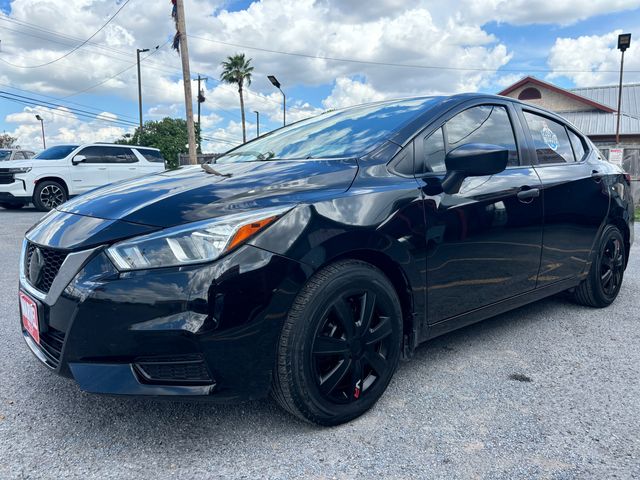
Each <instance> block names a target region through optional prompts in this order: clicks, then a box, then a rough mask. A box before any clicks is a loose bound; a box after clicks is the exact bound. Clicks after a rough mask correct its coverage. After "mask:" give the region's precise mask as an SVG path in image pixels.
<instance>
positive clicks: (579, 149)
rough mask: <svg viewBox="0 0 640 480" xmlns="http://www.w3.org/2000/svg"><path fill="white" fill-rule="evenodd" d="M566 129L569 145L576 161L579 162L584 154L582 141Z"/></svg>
mask: <svg viewBox="0 0 640 480" xmlns="http://www.w3.org/2000/svg"><path fill="white" fill-rule="evenodd" d="M567 131H568V132H569V140H571V146H572V147H573V153H574V155H575V157H576V161H577V162H579V161H581V160H582V159H583V158H584V155H585V153H586V150H585V148H584V142H583V140H582V139H581V138H580V137H579V136H578V135H576V134H575V133H573V132H572V131H571V130H569V129H567Z"/></svg>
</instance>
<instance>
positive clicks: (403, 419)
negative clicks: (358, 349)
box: [0, 210, 640, 479]
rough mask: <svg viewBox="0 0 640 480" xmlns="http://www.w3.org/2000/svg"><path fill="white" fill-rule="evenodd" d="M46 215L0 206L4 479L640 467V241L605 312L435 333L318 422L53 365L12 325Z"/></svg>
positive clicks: (592, 473) (556, 305) (450, 474)
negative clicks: (22, 263)
mask: <svg viewBox="0 0 640 480" xmlns="http://www.w3.org/2000/svg"><path fill="white" fill-rule="evenodd" d="M39 217H40V215H39V214H38V213H37V212H35V211H33V210H23V211H20V212H9V211H0V223H1V225H2V228H1V229H0V245H1V246H2V253H1V258H0V327H1V328H2V331H3V332H4V334H3V335H2V336H0V358H1V359H2V360H1V361H0V478H1V479H5V478H78V479H80V478H82V479H87V478H100V479H103V478H153V479H161V478H174V477H175V478H215V477H230V478H286V479H289V478H302V477H305V478H309V477H312V478H354V477H362V478H373V477H383V478H447V479H455V478H465V479H466V478H487V479H502V478H504V479H513V478H553V479H565V478H581V479H582V478H594V479H603V478H634V477H635V478H640V436H639V431H640V428H639V427H640V421H639V420H638V414H639V407H640V382H639V381H638V368H639V365H640V349H639V348H638V344H639V343H640V333H639V332H640V325H639V323H638V293H637V292H638V291H639V289H640V252H639V251H638V248H637V247H635V248H634V251H633V252H632V255H631V265H630V266H629V269H628V270H627V273H626V278H625V283H624V286H623V289H622V292H621V294H620V297H619V298H618V300H617V301H616V303H615V304H614V305H613V306H611V307H610V308H608V309H606V310H593V309H589V308H584V307H579V306H576V305H574V304H572V303H569V302H568V301H566V300H565V299H563V298H560V297H554V298H551V299H548V300H543V301H540V302H538V303H535V304H533V305H529V306H527V307H524V308H520V309H518V310H516V311H513V312H511V313H508V314H504V315H500V316H499V317H496V318H494V319H490V320H487V321H485V322H483V323H480V324H477V325H473V326H471V327H468V328H465V329H463V330H461V331H458V332H454V333H451V334H448V335H446V336H444V337H441V338H439V339H436V340H434V341H433V342H431V343H429V344H427V345H425V346H423V347H421V348H420V349H419V350H418V352H417V354H416V357H415V358H414V359H413V360H412V361H411V362H408V363H403V364H402V365H401V367H400V369H399V371H398V372H397V373H396V376H395V378H394V380H393V381H392V383H391V385H390V387H389V389H388V391H387V393H386V394H385V395H384V397H383V398H382V400H381V401H380V402H378V404H377V405H376V406H375V407H374V408H373V409H372V410H371V411H370V412H369V413H367V414H366V415H364V416H363V417H362V418H360V419H358V420H355V421H353V422H351V423H350V424H348V425H343V426H340V427H336V428H325V429H323V428H316V427H313V426H310V425H306V424H304V423H301V422H299V421H297V420H295V419H294V418H293V417H291V416H289V415H287V414H285V413H283V412H282V411H280V410H279V409H278V408H277V406H276V405H275V404H274V403H273V402H272V401H271V400H264V401H260V402H251V403H245V404H241V405H229V406H216V405H210V404H206V403H177V402H170V401H166V402H158V401H143V400H135V399H119V398H110V397H100V396H94V395H89V394H85V393H82V392H81V391H80V390H79V389H78V387H77V386H76V385H75V383H74V382H73V381H71V380H67V379H63V378H59V377H57V376H55V375H53V374H51V373H49V372H48V371H47V370H46V369H45V368H44V367H43V366H41V365H39V364H38V361H37V360H36V359H35V358H34V357H33V356H32V354H31V353H30V352H29V351H28V349H27V347H26V345H24V343H23V341H22V339H21V338H20V334H19V326H18V302H17V294H16V285H17V277H18V270H17V259H18V255H19V245H20V242H21V238H22V235H23V233H24V231H25V230H26V229H27V228H28V227H29V226H30V225H31V224H32V223H34V222H35V221H36V220H37V219H38V218H39ZM637 232H638V233H637V234H636V237H637V238H640V237H639V236H638V235H640V229H638V230H637Z"/></svg>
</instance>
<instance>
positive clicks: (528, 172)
mask: <svg viewBox="0 0 640 480" xmlns="http://www.w3.org/2000/svg"><path fill="white" fill-rule="evenodd" d="M633 233H634V230H633V202H632V199H631V196H630V186H629V178H628V177H626V176H625V174H624V172H623V171H622V170H621V169H620V168H619V167H617V166H615V165H612V164H609V163H608V162H606V161H604V160H603V159H602V158H600V156H599V154H598V151H597V149H596V148H595V147H594V146H593V144H592V143H591V142H590V141H589V140H588V139H587V138H586V137H585V136H584V135H582V134H581V133H580V132H579V131H578V130H576V129H575V128H574V127H573V126H572V125H569V124H568V123H566V122H565V121H564V120H563V119H562V118H561V117H559V116H558V115H555V114H553V113H550V112H547V111H544V110H541V109H539V108H536V107H534V106H531V105H526V104H523V103H519V102H518V101H516V100H511V99H507V98H503V97H497V96H487V95H480V94H469V95H456V96H452V97H427V98H414V99H408V100H398V101H387V102H379V103H373V104H368V105H362V106H357V107H353V108H348V109H344V110H338V111H332V112H327V113H324V114H322V115H320V116H318V117H315V118H312V119H307V120H303V121H300V122H298V123H296V124H293V125H290V126H287V127H284V128H281V129H279V130H277V131H274V132H272V133H270V134H268V135H265V136H262V137H260V138H258V139H256V140H254V141H252V142H249V143H247V144H245V145H242V146H240V147H238V148H236V149H234V150H232V151H230V152H228V153H227V154H226V155H224V156H223V157H221V158H219V159H218V161H217V163H216V164H215V165H204V166H203V167H202V168H200V167H185V168H180V169H178V170H175V171H168V172H165V173H162V174H160V175H156V176H153V177H147V178H144V179H139V180H132V181H129V182H125V183H120V184H118V185H113V186H108V187H105V188H102V189H99V190H96V191H94V192H91V193H89V194H87V195H83V196H82V197H80V198H77V199H75V200H72V201H70V202H68V203H66V204H63V205H61V206H59V207H58V209H57V211H56V212H53V213H51V214H49V215H47V216H46V217H45V218H44V219H43V220H42V221H41V222H40V223H39V224H37V225H36V226H34V227H33V228H32V229H31V230H30V231H29V232H28V233H27V234H26V239H25V241H24V247H23V252H22V259H21V272H22V273H21V277H20V304H21V312H22V313H21V325H22V330H23V335H24V338H25V340H26V343H27V344H28V346H29V348H30V349H31V350H32V351H33V353H34V354H35V355H36V356H37V357H38V358H39V359H40V360H41V361H42V362H43V363H44V364H46V365H47V366H48V367H49V368H50V369H52V370H54V371H55V372H57V373H59V374H62V375H66V376H69V377H72V378H74V379H75V381H76V382H77V383H78V384H79V386H80V388H81V389H83V390H85V391H88V392H95V393H103V394H127V395H150V396H156V395H177V396H187V397H189V396H193V397H204V398H208V399H211V400H218V401H234V402H235V401H238V400H240V399H253V398H259V397H262V396H264V395H266V394H267V393H268V392H271V393H272V395H273V396H274V397H275V399H276V400H277V401H278V402H279V404H280V405H282V406H283V407H284V408H285V409H287V410H288V411H290V412H291V413H293V414H294V415H297V416H298V417H300V418H303V419H305V420H308V421H311V422H316V423H319V424H323V425H335V424H339V423H342V422H346V421H348V420H350V419H353V418H355V417H357V416H358V415H361V414H362V413H364V412H365V411H366V410H367V409H368V408H370V407H371V406H372V405H373V404H374V403H375V402H376V400H378V398H380V396H381V395H382V394H383V392H384V391H385V389H386V388H387V385H388V383H389V381H390V379H391V377H392V375H393V373H394V371H395V370H396V367H397V365H398V361H399V359H400V358H401V357H402V358H409V357H411V355H412V352H413V351H414V349H415V348H416V347H417V346H418V345H419V344H420V343H421V342H424V341H426V340H429V339H431V338H433V337H435V336H438V335H441V334H443V333H446V332H449V331H451V330H454V329H456V328H460V327H463V326H465V325H469V324H471V323H474V322H478V321H480V320H483V319H485V318H488V317H491V316H494V315H496V314H499V313H502V312H505V311H507V310H511V309H514V308H516V307H519V306H521V305H524V304H526V303H529V302H533V301H535V300H538V299H541V298H543V297H547V296H549V295H553V294H555V293H558V292H562V291H565V290H568V291H570V292H572V294H573V295H574V297H575V299H576V300H577V301H578V302H579V303H582V304H584V305H589V306H592V307H606V306H607V305H609V304H610V303H611V302H613V301H614V299H615V298H616V296H617V295H618V292H619V291H620V286H621V283H622V279H623V275H624V270H625V268H626V265H627V260H628V255H629V250H630V246H631V244H632V242H633ZM425 382H428V379H425Z"/></svg>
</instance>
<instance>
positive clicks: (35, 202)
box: [33, 180, 68, 212]
mask: <svg viewBox="0 0 640 480" xmlns="http://www.w3.org/2000/svg"><path fill="white" fill-rule="evenodd" d="M48 185H55V186H57V187H58V188H60V189H61V190H62V193H63V195H64V201H63V202H62V203H64V202H66V201H67V200H68V198H67V190H66V189H65V188H64V187H63V186H62V185H61V184H60V183H58V182H54V181H51V180H46V181H44V182H40V183H39V184H38V185H36V189H35V191H34V192H33V205H34V206H35V207H36V209H38V210H39V211H41V212H48V211H50V210H52V209H51V208H49V207H47V206H46V205H44V204H43V203H42V201H41V200H40V195H41V194H42V190H44V188H45V187H46V186H48Z"/></svg>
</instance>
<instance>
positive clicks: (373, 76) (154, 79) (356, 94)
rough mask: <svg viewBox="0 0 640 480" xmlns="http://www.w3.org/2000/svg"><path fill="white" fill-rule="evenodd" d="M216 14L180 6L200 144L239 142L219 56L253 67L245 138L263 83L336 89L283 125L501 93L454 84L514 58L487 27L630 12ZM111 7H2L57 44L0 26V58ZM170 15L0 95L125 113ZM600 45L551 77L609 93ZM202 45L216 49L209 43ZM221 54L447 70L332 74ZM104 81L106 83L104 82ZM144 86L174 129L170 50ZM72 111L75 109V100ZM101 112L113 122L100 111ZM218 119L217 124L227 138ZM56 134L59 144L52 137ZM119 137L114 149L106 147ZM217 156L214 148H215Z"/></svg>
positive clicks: (622, 1)
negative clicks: (336, 112) (198, 97)
mask: <svg viewBox="0 0 640 480" xmlns="http://www.w3.org/2000/svg"><path fill="white" fill-rule="evenodd" d="M226 4H227V0H186V11H187V26H188V30H189V33H190V38H189V39H188V41H189V49H190V54H191V71H192V73H193V74H194V75H196V74H198V73H201V74H202V75H204V76H208V77H209V81H208V82H206V83H205V86H204V88H205V91H206V97H207V101H206V102H205V103H204V104H203V105H202V108H203V116H204V117H203V130H204V133H205V134H209V135H214V133H215V132H218V134H219V135H223V136H225V138H234V141H235V138H241V137H242V135H241V127H240V113H239V100H238V93H237V91H236V89H235V88H234V87H233V86H230V85H221V84H219V83H218V82H217V78H218V76H219V73H220V62H221V61H222V60H223V59H224V58H225V57H226V56H227V55H231V54H234V53H236V52H241V51H244V52H245V53H246V54H247V56H248V57H251V58H252V59H253V65H254V66H255V71H254V82H253V84H252V85H251V86H250V87H249V88H247V90H246V95H245V105H246V106H245V111H246V115H247V122H248V124H247V134H248V136H249V138H250V137H251V135H253V134H254V133H253V132H255V123H254V122H255V114H254V113H253V111H259V112H260V115H261V124H262V127H263V131H264V130H265V127H267V126H268V125H270V126H277V125H279V124H280V122H281V119H282V97H281V95H280V92H278V91H277V90H275V89H274V88H273V86H272V85H271V84H270V83H269V82H268V80H267V79H266V76H267V75H269V74H276V75H277V76H278V78H279V80H280V81H281V82H282V84H283V88H284V90H285V91H286V92H288V93H290V92H291V91H296V92H300V91H301V89H300V88H299V87H317V86H327V85H333V89H332V91H331V93H330V95H329V96H328V97H327V98H325V99H324V100H323V101H316V102H314V103H315V104H310V103H309V102H308V101H307V99H304V98H295V97H294V96H289V97H288V98H287V103H288V109H287V120H288V121H289V122H293V121H295V120H298V119H301V118H305V117H307V116H310V115H314V114H317V113H320V112H321V111H322V110H323V109H325V108H336V107H338V106H345V105H350V104H355V103H361V102H365V101H371V100H378V99H381V98H391V97H402V96H411V95H420V94H436V93H453V92H460V91H476V90H478V89H480V88H483V87H486V86H488V85H495V84H498V85H502V84H504V83H505V82H507V79H509V80H511V79H512V78H513V77H512V76H511V77H510V76H509V75H500V74H498V75H496V74H495V73H494V72H492V71H469V70H459V69H462V68H469V67H471V68H473V67H482V68H486V69H489V70H491V69H499V68H500V67H502V66H504V65H506V64H507V63H508V62H509V61H510V59H511V56H512V54H511V52H510V51H509V49H508V48H507V46H506V45H505V44H504V42H502V41H501V40H500V39H499V38H496V37H495V36H493V35H492V34H490V33H488V31H487V30H486V29H485V28H484V25H485V24H486V23H488V22H491V21H498V22H507V23H511V24H517V25H524V24H532V23H552V24H557V25H566V24H571V23H575V22H576V21H578V20H580V19H584V18H588V17H591V16H594V15H599V14H603V13H611V12H618V11H624V10H627V9H630V8H635V7H638V6H640V0H606V1H605V0H591V1H589V2H583V3H582V4H580V6H579V8H577V7H576V3H575V1H573V0H450V1H448V2H446V4H443V2H442V1H441V0H416V1H414V2H406V1H403V0H368V1H367V2H366V8H363V2H362V1H361V0H259V1H254V2H253V3H251V4H250V6H248V7H247V8H246V9H245V10H242V11H234V12H231V11H226V10H224V6H225V5H226ZM120 5H121V3H119V2H116V0H66V1H65V2H60V1H59V0H13V1H11V2H10V12H11V13H10V16H11V18H12V19H16V20H19V21H24V22H29V23H33V24H36V25H39V26H40V27H42V28H45V29H52V30H57V31H58V32H61V34H62V35H60V36H52V35H51V34H50V33H47V32H43V31H42V30H36V29H32V28H29V27H25V26H24V25H23V26H20V25H16V24H11V23H7V22H4V21H2V26H4V27H8V28H7V29H6V31H5V30H3V38H2V52H0V55H1V56H2V58H4V59H6V60H7V61H10V62H12V63H16V64H22V65H34V64H38V63H42V62H45V61H49V60H52V59H55V58H57V57H60V56H61V55H63V54H64V53H65V52H67V51H69V50H70V49H71V48H73V47H74V46H76V45H77V44H78V43H79V42H78V40H77V39H78V38H80V39H83V38H88V37H89V36H90V35H91V34H93V33H94V32H95V31H96V30H97V29H98V28H99V27H100V26H101V25H102V24H103V23H104V22H105V21H106V20H107V19H108V18H109V15H111V14H113V12H114V11H115V10H116V9H117V8H119V6H120ZM170 9H171V5H170V2H169V1H168V0H167V1H166V2H155V1H154V2H152V1H144V2H139V1H133V2H130V3H129V4H127V6H126V7H125V8H124V9H123V10H122V12H121V13H120V14H119V15H118V17H117V18H116V19H114V20H113V22H111V23H110V24H109V25H108V26H107V27H106V28H105V29H104V30H103V31H102V32H100V33H99V34H98V35H97V36H96V37H95V39H94V40H93V41H92V44H89V45H86V46H85V47H83V48H82V49H80V50H79V51H77V52H75V53H73V54H71V55H69V56H68V57H67V58H65V59H63V60H60V61H58V62H55V63H53V64H52V65H50V66H47V67H43V68H38V69H19V68H12V67H9V66H7V65H5V64H1V65H2V74H0V82H2V83H5V84H11V85H15V86H19V87H20V88H24V89H26V90H31V91H36V92H40V93H44V94H48V95H53V96H60V97H64V96H68V95H73V94H76V93H77V92H81V91H83V90H86V89H87V88H88V87H91V86H94V85H96V84H98V83H101V82H104V83H102V84H101V85H99V86H97V87H95V88H92V89H90V90H89V91H88V93H91V94H95V95H98V96H105V97H108V98H115V97H117V98H120V99H125V100H127V101H130V102H132V103H133V102H136V101H137V75H136V68H135V66H134V62H135V50H136V48H150V49H152V50H153V47H154V46H155V45H163V44H165V43H166V42H167V41H168V40H170V38H171V37H172V35H173V32H174V25H173V21H172V19H171V18H170ZM70 26H73V28H70ZM9 28H10V29H11V30H9ZM12 30H18V31H20V32H22V33H18V32H16V31H12ZM65 35H72V36H73V37H74V38H69V37H68V36H66V37H65ZM611 35H613V33H612V34H609V35H608V36H603V37H581V38H587V39H591V40H581V39H558V41H557V42H556V46H554V50H552V52H551V55H550V57H549V64H550V65H551V66H552V68H554V69H556V70H560V69H563V66H565V67H564V69H566V68H568V67H566V66H571V68H572V69H585V68H586V69H592V70H593V71H594V72H596V73H594V74H586V75H583V76H580V75H575V76H570V78H572V80H574V81H576V82H577V83H579V84H585V83H599V82H600V81H607V82H609V81H610V80H609V79H610V78H611V75H609V74H604V73H601V74H600V73H598V72H599V71H602V70H609V69H612V68H613V69H614V70H615V68H617V59H616V51H615V49H614V48H613V46H612V43H611V38H612V37H611ZM38 37H44V38H38ZM203 37H204V38H209V39H213V40H218V41H222V42H226V43H227V44H226V45H225V44H221V43H213V42H211V41H206V40H203V39H202V38H203ZM94 42H95V43H97V44H98V45H96V44H95V43H94ZM228 44H245V45H252V46H256V47H259V48H264V49H269V50H280V51H287V52H298V53H304V54H310V55H315V56H321V57H334V58H346V59H359V60H364V61H367V62H381V63H402V64H415V65H422V66H431V67H448V68H451V69H439V68H428V69H427V68H398V67H389V66H383V65H376V64H374V63H370V64H363V63H352V62H338V61H330V60H323V59H321V58H308V57H304V56H295V55H281V54H277V53H270V52H267V51H257V50H250V49H243V48H240V47H233V46H230V45H228ZM567 49H573V52H575V51H578V52H582V53H581V54H580V55H572V54H569V53H566V51H567ZM635 51H636V50H630V51H629V52H628V58H629V59H630V60H629V62H630V64H631V65H633V64H634V63H633V62H635V60H634V58H635V57H634V56H635V55H636V54H635V53H634V52H635ZM150 53H151V52H150ZM146 55H148V54H143V56H146ZM576 57H583V58H576ZM574 64H575V65H576V66H573V65H574ZM584 65H586V67H584ZM125 69H127V70H126V71H125V72H124V73H120V72H122V71H123V70H125ZM456 69H458V70H456ZM636 69H640V67H638V68H636ZM117 74H119V75H117ZM116 75H117V76H116ZM111 76H114V78H112V79H109V80H107V81H105V80H106V79H107V78H108V77H111ZM614 76H615V75H614ZM142 85H143V101H144V108H145V111H146V112H147V117H148V118H149V119H160V118H163V117H164V116H167V115H169V116H182V115H184V113H183V110H184V108H183V106H182V105H183V102H184V95H183V91H182V76H181V66H180V59H179V56H178V55H177V54H176V52H174V51H172V50H171V49H170V48H169V47H168V46H165V47H164V48H163V49H161V50H159V51H157V52H153V55H152V56H150V57H149V58H148V59H146V60H144V61H143V63H142ZM194 86H195V83H194ZM195 93H196V92H195V88H194V94H195ZM70 100H78V101H82V100H80V99H78V98H76V97H75V96H74V97H71V99H70ZM84 101H86V100H84ZM321 107H322V108H321ZM102 108H105V107H102ZM105 109H109V110H110V108H109V106H107V107H106V108H105ZM39 110H42V109H39ZM17 113H18V114H22V113H24V112H17ZM28 115H30V114H27V116H26V117H13V120H12V121H15V122H18V123H20V122H23V123H24V125H18V127H17V128H16V131H18V130H20V129H21V128H22V127H23V126H24V132H23V131H22V130H20V132H21V135H24V136H25V138H26V139H27V140H24V141H23V143H25V144H26V142H27V141H29V142H31V144H34V143H33V142H36V140H37V135H36V134H37V132H35V131H33V132H32V131H31V130H30V129H32V128H35V127H37V125H32V123H33V122H32V120H31V119H30V118H28ZM105 115H106V113H105ZM222 116H224V117H226V119H227V123H226V125H224V124H223V121H222V120H221V117H222ZM58 117H59V118H56V119H55V120H54V121H51V122H49V121H47V124H49V123H50V124H51V128H52V134H53V133H54V132H56V131H57V132H58V133H57V135H59V137H55V136H54V137H52V141H54V140H53V139H55V138H60V139H62V138H68V137H72V136H73V134H74V133H73V132H76V131H77V138H79V139H80V138H86V136H87V135H89V134H90V133H91V132H96V135H98V134H99V135H100V139H101V140H107V139H112V138H111V137H110V135H112V134H114V133H115V132H116V131H118V132H119V131H121V130H123V129H122V128H120V127H118V126H117V125H113V126H111V127H109V128H112V129H114V130H105V129H104V128H107V127H106V126H107V125H108V124H106V123H104V122H102V123H103V126H104V128H102V127H100V128H97V127H96V123H95V122H96V121H91V122H89V123H86V124H85V123H83V121H81V119H78V118H75V119H63V118H62V117H60V116H59V115H58ZM18 118H21V119H22V120H17V119H18ZM7 121H8V120H7ZM64 122H68V123H67V124H65V123H64ZM85 125H86V126H85ZM63 127H64V128H66V129H67V130H64V131H63V130H62V129H63ZM55 129H57V130H55ZM117 136H118V135H113V138H116V137H117ZM212 146H214V145H212ZM218 147H220V145H216V148H218Z"/></svg>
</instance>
